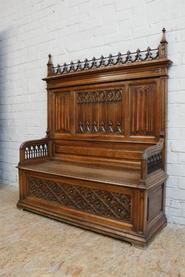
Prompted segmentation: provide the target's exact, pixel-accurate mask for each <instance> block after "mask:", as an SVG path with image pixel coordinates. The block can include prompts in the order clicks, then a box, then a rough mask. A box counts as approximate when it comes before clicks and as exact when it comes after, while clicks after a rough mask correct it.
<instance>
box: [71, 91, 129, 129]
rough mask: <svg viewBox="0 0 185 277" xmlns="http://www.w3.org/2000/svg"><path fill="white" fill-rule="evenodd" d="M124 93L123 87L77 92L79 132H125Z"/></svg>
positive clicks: (77, 126)
mask: <svg viewBox="0 0 185 277" xmlns="http://www.w3.org/2000/svg"><path fill="white" fill-rule="evenodd" d="M123 94H124V90H123V88H112V89H102V90H93V91H79V92H77V95H76V110H77V122H76V130H77V133H84V134H85V133H101V134H123V132H124V115H123V114H124V113H123V111H124V109H123V104H124V100H123Z"/></svg>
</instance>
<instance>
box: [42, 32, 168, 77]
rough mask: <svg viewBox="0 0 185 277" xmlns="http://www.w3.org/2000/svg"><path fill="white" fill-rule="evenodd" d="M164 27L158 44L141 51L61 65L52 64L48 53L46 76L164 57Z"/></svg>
mask: <svg viewBox="0 0 185 277" xmlns="http://www.w3.org/2000/svg"><path fill="white" fill-rule="evenodd" d="M165 32H166V30H165V28H163V29H162V39H161V41H160V45H159V46H158V47H157V48H153V49H151V48H150V47H148V48H147V49H146V50H143V51H141V50H140V49H137V50H136V51H135V52H130V51H127V53H125V54H122V53H120V52H119V53H118V54H117V55H112V54H110V55H109V56H108V57H104V56H103V55H102V56H101V57H100V58H95V57H93V58H92V59H90V60H88V59H85V60H84V61H80V60H78V61H77V62H73V61H71V62H70V63H69V64H67V63H64V64H63V65H60V64H58V65H57V66H54V65H53V63H52V58H51V55H50V54H49V60H48V64H47V66H48V76H52V75H58V74H60V75H61V74H67V73H74V72H78V71H85V70H92V69H98V68H101V67H108V66H115V65H121V64H129V63H135V62H142V61H150V60H156V59H159V58H166V56H167V53H166V52H167V47H166V44H167V41H166V37H165Z"/></svg>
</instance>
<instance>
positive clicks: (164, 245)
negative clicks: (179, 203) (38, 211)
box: [0, 186, 185, 277]
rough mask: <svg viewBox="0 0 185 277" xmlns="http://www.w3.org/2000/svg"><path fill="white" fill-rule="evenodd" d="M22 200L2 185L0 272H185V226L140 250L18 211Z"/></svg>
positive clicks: (68, 275) (154, 276) (158, 276)
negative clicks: (19, 202)
mask: <svg viewBox="0 0 185 277" xmlns="http://www.w3.org/2000/svg"><path fill="white" fill-rule="evenodd" d="M17 199H18V192H17V190H16V189H15V188H12V187H2V186H0V276H3V277H5V276H7V277H10V276H18V277H22V276H23V277H30V276H31V277H32V276H33V277H36V276H38V277H42V276H60V277H72V276H73V277H76V276H81V277H86V276H87V277H95V276H96V277H110V276H112V277H123V276H126V277H130V276H131V277H140V276H141V277H145V276H147V277H163V276H170V277H176V276H178V277H183V276H185V227H184V228H182V227H180V226H179V227H178V226H176V227H175V226H172V225H168V227H166V228H165V229H164V230H163V231H162V232H161V233H160V234H159V235H158V236H157V237H156V239H155V240H154V241H153V242H152V243H151V244H150V246H149V247H148V248H147V249H139V248H135V247H133V246H131V245H130V244H128V243H124V242H121V241H118V240H115V239H111V238H108V237H104V236H102V235H98V234H95V233H92V232H88V231H84V230H81V229H78V228H76V227H72V226H70V225H66V224H62V223H59V222H56V221H53V220H51V219H47V218H44V217H41V216H38V215H34V214H31V213H28V212H24V211H20V210H17V209H16V201H17Z"/></svg>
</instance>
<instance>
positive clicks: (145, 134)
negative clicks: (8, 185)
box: [17, 29, 171, 246]
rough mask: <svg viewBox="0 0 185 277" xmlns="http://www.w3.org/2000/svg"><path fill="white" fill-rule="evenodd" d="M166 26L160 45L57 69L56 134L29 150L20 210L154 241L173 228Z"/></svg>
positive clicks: (52, 77) (50, 82)
mask: <svg viewBox="0 0 185 277" xmlns="http://www.w3.org/2000/svg"><path fill="white" fill-rule="evenodd" d="M170 64H171V62H170V60H169V59H168V57H167V41H166V37H165V29H163V30H162V39H161V41H160V44H159V47H157V48H155V49H151V48H150V47H148V48H147V49H146V50H145V51H141V50H139V49H138V50H137V51H136V52H133V53H131V52H130V51H128V52H127V53H126V54H121V53H118V54H117V55H109V56H108V57H104V56H101V57H100V58H98V59H96V58H92V59H89V60H88V59H85V60H83V61H77V62H71V63H69V64H66V63H64V64H63V65H58V66H54V65H53V63H52V57H51V55H49V61H48V64H47V66H48V76H47V77H46V78H44V81H46V83H47V97H48V130H47V135H46V137H45V138H43V139H41V140H33V141H27V142H25V143H23V144H22V145H21V148H20V162H19V166H18V168H19V185H20V199H19V201H18V204H17V206H18V208H20V209H24V210H28V211H31V212H34V213H38V214H41V215H44V216H47V217H51V218H53V219H56V220H60V221H63V222H66V223H70V224H74V225H76V226H79V227H81V228H85V229H89V230H92V231H95V232H98V233H102V234H105V235H109V236H112V237H115V238H118V239H121V240H126V241H128V242H130V243H132V244H137V245H140V246H145V245H146V244H147V243H148V242H149V241H150V240H151V239H152V238H153V237H154V236H155V235H156V233H157V232H158V231H160V230H161V229H162V228H163V227H164V226H165V225H166V216H165V207H164V206H165V182H166V178H167V175H166V173H165V137H166V135H165V122H166V120H165V115H166V100H167V97H166V94H167V77H168V66H169V65H170Z"/></svg>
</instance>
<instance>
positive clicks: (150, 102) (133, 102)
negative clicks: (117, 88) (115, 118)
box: [129, 83, 159, 136]
mask: <svg viewBox="0 0 185 277" xmlns="http://www.w3.org/2000/svg"><path fill="white" fill-rule="evenodd" d="M156 97H157V95H156V84H155V83H146V84H134V85H131V86H130V89H129V121H130V134H131V135H139V136H142V135H144V136H153V135H155V127H156V126H155V124H156V122H155V113H156ZM158 116H159V115H158Z"/></svg>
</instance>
